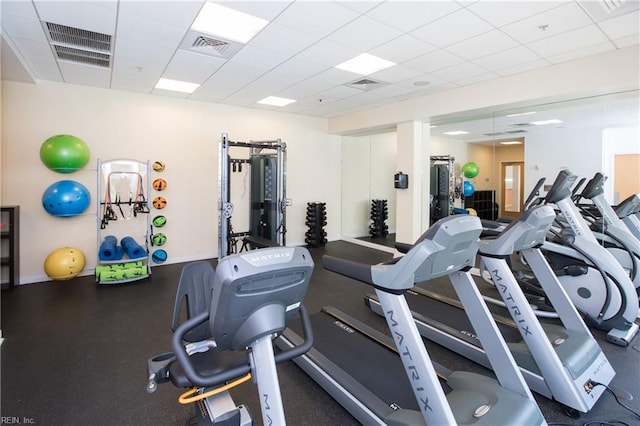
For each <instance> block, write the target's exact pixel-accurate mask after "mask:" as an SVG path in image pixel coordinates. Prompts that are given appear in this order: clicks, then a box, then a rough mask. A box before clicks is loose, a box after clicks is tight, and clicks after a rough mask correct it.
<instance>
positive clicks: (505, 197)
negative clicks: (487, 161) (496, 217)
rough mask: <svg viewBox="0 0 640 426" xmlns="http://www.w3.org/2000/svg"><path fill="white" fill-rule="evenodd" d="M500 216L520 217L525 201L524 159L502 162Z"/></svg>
mask: <svg viewBox="0 0 640 426" xmlns="http://www.w3.org/2000/svg"><path fill="white" fill-rule="evenodd" d="M501 182H502V184H501V188H502V191H501V192H500V216H507V217H518V216H520V215H521V214H522V204H523V203H524V161H510V162H503V163H502V172H501Z"/></svg>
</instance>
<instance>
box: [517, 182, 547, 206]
mask: <svg viewBox="0 0 640 426" xmlns="http://www.w3.org/2000/svg"><path fill="white" fill-rule="evenodd" d="M546 180H547V178H543V177H542V178H540V179H538V182H536V185H535V186H534V187H533V190H532V191H531V192H530V193H529V196H528V197H527V199H526V200H525V201H524V204H523V205H522V207H523V208H522V209H523V210H528V209H529V207H531V203H532V202H533V200H534V199H535V198H536V197H537V196H538V195H540V188H542V184H543V183H544V182H545V181H546Z"/></svg>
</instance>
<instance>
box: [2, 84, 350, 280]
mask: <svg viewBox="0 0 640 426" xmlns="http://www.w3.org/2000/svg"><path fill="white" fill-rule="evenodd" d="M2 124H3V127H2V171H1V176H2V200H1V201H2V204H18V205H20V206H21V213H22V217H21V229H20V232H21V235H20V237H21V244H20V246H21V253H20V257H21V266H20V267H21V275H22V277H21V283H28V282H36V281H41V280H46V279H47V277H46V275H45V274H44V270H43V266H42V264H43V261H44V259H45V258H46V256H47V255H48V254H49V253H50V252H51V251H52V250H54V249H56V248H58V247H62V246H66V245H70V246H75V247H78V248H80V249H81V250H82V251H83V252H84V253H85V255H86V257H87V267H86V269H85V273H91V269H92V268H94V266H95V263H96V262H95V261H96V250H97V232H96V224H97V217H96V214H95V211H96V210H95V206H96V203H97V198H96V193H95V192H96V185H97V178H96V161H97V159H98V158H101V159H112V158H133V159H138V160H147V159H149V160H152V161H155V160H162V161H164V162H165V163H166V165H167V168H166V171H165V172H164V173H163V177H164V178H165V179H166V180H167V182H168V187H167V190H166V191H165V194H166V198H167V201H168V206H167V208H166V209H165V210H164V211H163V213H164V214H165V215H166V216H167V218H168V224H167V226H166V227H165V228H164V229H163V230H164V232H165V234H166V235H167V237H168V239H169V242H168V243H167V245H166V246H165V247H166V250H167V252H168V253H169V261H168V263H169V262H181V261H188V260H195V259H204V258H212V257H215V256H217V247H218V245H217V238H218V235H217V234H218V232H217V229H218V224H217V199H218V194H217V182H218V144H219V140H220V135H221V133H223V132H226V133H228V134H229V137H230V139H231V140H234V141H248V140H273V139H277V138H281V139H282V140H283V141H285V142H286V143H287V155H288V164H287V173H288V177H287V196H288V198H291V199H292V200H293V205H292V206H291V207H289V208H288V209H287V230H288V233H287V244H288V245H302V244H304V233H305V232H306V226H305V225H304V222H305V215H306V203H307V202H311V201H323V202H326V203H327V217H328V224H327V226H326V228H325V230H326V231H327V234H328V238H329V239H336V238H338V237H339V236H340V212H341V206H340V202H341V200H340V191H339V188H340V173H339V170H340V158H341V139H340V137H338V136H330V135H328V134H327V120H325V119H320V118H311V117H303V116H298V115H293V114H283V113H277V112H270V111H259V110H252V109H246V108H239V107H228V106H222V105H217V104H209V103H201V102H194V101H186V100H182V99H176V98H171V97H159V96H150V95H146V94H137V93H130V92H120V91H115V90H105V89H98V88H90V87H81V86H75V85H69V84H60V83H52V82H41V83H39V84H37V85H32V84H26V83H16V82H8V81H3V82H2ZM61 133H66V134H72V135H75V136H78V137H80V138H81V139H83V140H84V141H85V142H86V143H87V144H88V146H89V148H90V150H91V160H90V163H89V165H88V166H87V167H86V168H85V169H84V170H81V171H79V172H76V173H73V174H69V175H61V174H58V173H55V172H53V171H51V170H49V169H47V168H46V167H45V166H44V165H43V164H42V162H41V161H40V158H39V150H40V146H41V144H42V143H43V142H44V141H45V140H46V139H47V138H49V137H50V136H53V135H56V134H61ZM61 179H72V180H77V181H79V182H80V183H82V184H84V185H85V186H86V187H87V188H89V189H90V191H91V196H92V206H91V207H90V209H89V210H88V211H87V213H86V214H85V215H83V216H79V217H73V218H67V219H62V218H57V217H52V216H50V215H49V214H48V213H46V211H45V210H44V209H43V208H42V206H41V197H42V193H43V191H44V190H45V189H46V188H47V187H48V186H49V185H50V184H51V183H53V182H55V181H57V180H61Z"/></svg>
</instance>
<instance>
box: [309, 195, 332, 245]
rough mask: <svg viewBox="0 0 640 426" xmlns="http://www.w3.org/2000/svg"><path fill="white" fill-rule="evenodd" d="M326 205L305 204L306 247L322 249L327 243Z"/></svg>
mask: <svg viewBox="0 0 640 426" xmlns="http://www.w3.org/2000/svg"><path fill="white" fill-rule="evenodd" d="M326 204H327V203H307V219H306V222H305V224H306V225H307V226H308V227H309V230H308V231H307V232H306V234H305V239H304V242H305V243H307V247H324V245H325V244H326V243H327V238H326V236H327V233H326V232H325V230H324V227H325V226H326V225H327V206H326Z"/></svg>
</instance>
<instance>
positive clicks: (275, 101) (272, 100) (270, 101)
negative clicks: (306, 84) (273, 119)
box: [258, 96, 295, 107]
mask: <svg viewBox="0 0 640 426" xmlns="http://www.w3.org/2000/svg"><path fill="white" fill-rule="evenodd" d="M294 102H295V100H294V99H287V98H279V97H277V96H267V97H266V98H264V99H262V100H260V101H258V103H259V104H263V105H273V106H279V107H282V106H286V105H289V104H292V103H294Z"/></svg>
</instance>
